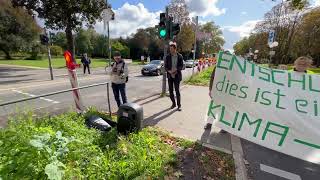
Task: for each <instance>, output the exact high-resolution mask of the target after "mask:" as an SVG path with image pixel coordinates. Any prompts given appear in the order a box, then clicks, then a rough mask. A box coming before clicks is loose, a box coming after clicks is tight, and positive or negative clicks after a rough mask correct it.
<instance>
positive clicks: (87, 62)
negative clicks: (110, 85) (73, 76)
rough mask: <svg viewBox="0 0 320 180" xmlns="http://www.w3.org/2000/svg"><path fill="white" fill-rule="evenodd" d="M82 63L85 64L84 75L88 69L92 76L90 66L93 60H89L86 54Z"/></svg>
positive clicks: (82, 58)
mask: <svg viewBox="0 0 320 180" xmlns="http://www.w3.org/2000/svg"><path fill="white" fill-rule="evenodd" d="M81 63H82V64H83V74H86V69H88V73H89V74H90V64H91V60H90V59H89V58H88V55H87V53H84V54H83V55H82V57H81Z"/></svg>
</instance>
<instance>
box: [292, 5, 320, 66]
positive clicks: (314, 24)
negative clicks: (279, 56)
mask: <svg viewBox="0 0 320 180" xmlns="http://www.w3.org/2000/svg"><path fill="white" fill-rule="evenodd" d="M319 44H320V7H318V8H315V9H314V10H312V11H310V12H309V13H306V14H305V15H304V16H303V17H302V21H301V23H300V24H299V26H298V30H297V34H296V38H295V39H294V47H293V51H292V52H294V53H295V54H294V55H295V56H296V57H298V56H302V55H306V54H307V55H310V56H312V57H314V58H315V60H316V65H317V66H320V48H319Z"/></svg>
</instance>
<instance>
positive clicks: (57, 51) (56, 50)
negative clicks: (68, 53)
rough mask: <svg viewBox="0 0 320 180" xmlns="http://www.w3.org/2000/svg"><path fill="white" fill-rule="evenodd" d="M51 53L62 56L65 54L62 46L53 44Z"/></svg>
mask: <svg viewBox="0 0 320 180" xmlns="http://www.w3.org/2000/svg"><path fill="white" fill-rule="evenodd" d="M50 50H51V55H52V56H62V55H63V50H62V48H61V47H60V46H51V48H50Z"/></svg>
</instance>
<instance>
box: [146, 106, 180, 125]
mask: <svg viewBox="0 0 320 180" xmlns="http://www.w3.org/2000/svg"><path fill="white" fill-rule="evenodd" d="M170 110H171V109H170V108H167V109H164V110H162V111H160V112H158V113H156V114H154V115H152V116H150V117H148V118H146V119H145V120H144V122H143V124H144V126H145V127H146V126H155V125H156V124H158V122H160V121H161V120H163V119H165V118H167V117H169V116H171V115H172V114H173V113H175V112H176V111H177V109H175V110H172V111H170ZM160 115H161V116H160Z"/></svg>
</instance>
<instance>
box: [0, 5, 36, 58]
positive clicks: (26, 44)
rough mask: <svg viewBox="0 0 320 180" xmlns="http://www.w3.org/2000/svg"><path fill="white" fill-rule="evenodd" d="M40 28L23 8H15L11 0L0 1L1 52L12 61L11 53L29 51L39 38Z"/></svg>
mask: <svg viewBox="0 0 320 180" xmlns="http://www.w3.org/2000/svg"><path fill="white" fill-rule="evenodd" d="M39 32H40V28H39V26H38V25H37V24H36V22H35V20H34V19H33V18H32V16H30V15H29V14H28V13H27V11H26V10H25V9H23V8H13V6H12V4H11V2H10V1H9V0H1V1H0V50H1V51H3V52H4V53H5V55H6V59H11V55H10V53H11V52H13V51H17V50H20V49H28V48H30V45H31V44H34V41H35V39H36V38H37V37H39V36H38V35H39Z"/></svg>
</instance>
